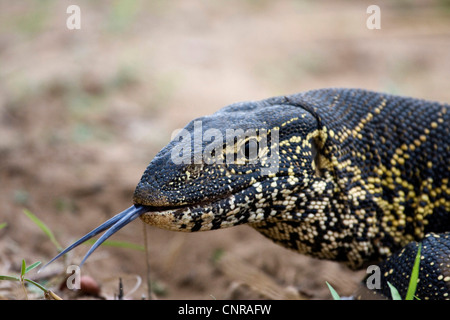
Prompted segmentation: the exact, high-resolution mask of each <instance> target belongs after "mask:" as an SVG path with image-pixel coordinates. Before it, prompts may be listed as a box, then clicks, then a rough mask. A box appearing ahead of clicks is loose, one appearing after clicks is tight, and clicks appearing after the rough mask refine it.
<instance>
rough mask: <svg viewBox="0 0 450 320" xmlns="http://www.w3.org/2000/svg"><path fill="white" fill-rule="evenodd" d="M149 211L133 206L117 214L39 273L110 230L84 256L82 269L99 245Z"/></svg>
mask: <svg viewBox="0 0 450 320" xmlns="http://www.w3.org/2000/svg"><path fill="white" fill-rule="evenodd" d="M147 211H148V208H147V207H144V206H140V205H133V206H131V207H129V208H128V209H126V210H124V211H122V212H121V213H119V214H116V215H115V216H114V217H112V218H111V219H109V220H108V221H106V222H104V223H102V224H101V225H100V226H98V227H97V228H95V229H94V230H92V231H91V232H89V233H88V234H86V235H85V236H83V237H81V238H80V239H78V240H77V241H75V242H74V243H72V244H71V245H70V246H68V247H67V248H65V249H64V250H63V251H61V252H60V253H59V254H58V255H57V256H56V257H54V258H53V259H52V260H50V261H49V262H47V264H45V265H44V266H43V267H42V268H40V270H39V271H41V270H42V269H44V268H45V267H46V266H48V265H49V264H50V263H52V262H53V261H55V260H56V259H58V258H59V257H61V256H62V255H64V254H66V253H67V252H69V251H70V250H72V249H73V248H76V247H78V246H79V245H80V244H82V243H83V242H85V241H87V240H89V239H90V238H92V237H94V236H95V235H97V234H99V233H100V232H102V231H104V230H106V229H108V228H109V229H108V230H107V231H106V232H105V233H104V234H103V235H102V236H101V237H100V238H99V239H98V240H97V241H96V242H95V243H94V244H93V245H92V247H91V248H90V249H89V251H88V252H87V253H86V255H85V256H84V258H83V260H82V261H81V263H80V264H79V266H80V267H81V266H82V265H83V264H84V262H85V261H86V259H87V258H88V257H89V256H90V255H91V254H92V252H94V250H95V249H97V247H98V246H99V245H101V244H102V243H103V242H104V241H105V240H106V239H108V238H109V237H110V236H112V235H113V234H114V233H116V232H117V231H119V230H120V229H122V228H123V227H124V226H126V225H127V224H129V223H130V222H131V221H133V220H134V219H136V218H137V217H139V216H140V215H141V214H143V213H145V212H147Z"/></svg>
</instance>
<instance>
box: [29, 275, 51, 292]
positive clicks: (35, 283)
mask: <svg viewBox="0 0 450 320" xmlns="http://www.w3.org/2000/svg"><path fill="white" fill-rule="evenodd" d="M24 280H25V281H26V282H29V283H31V284H34V285H35V286H36V287H38V288H39V289H41V290H42V291H44V292H47V291H48V290H47V289H46V288H45V287H44V286H43V285H40V284H39V283H37V282H36V281H33V280H31V279H28V278H25V279H24Z"/></svg>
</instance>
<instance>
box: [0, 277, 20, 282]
mask: <svg viewBox="0 0 450 320" xmlns="http://www.w3.org/2000/svg"><path fill="white" fill-rule="evenodd" d="M0 280H12V281H20V279H19V278H18V277H13V276H0Z"/></svg>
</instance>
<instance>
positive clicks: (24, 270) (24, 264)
mask: <svg viewBox="0 0 450 320" xmlns="http://www.w3.org/2000/svg"><path fill="white" fill-rule="evenodd" d="M26 270H27V264H26V263H25V259H22V267H21V268H20V277H23V276H24V275H25V272H26Z"/></svg>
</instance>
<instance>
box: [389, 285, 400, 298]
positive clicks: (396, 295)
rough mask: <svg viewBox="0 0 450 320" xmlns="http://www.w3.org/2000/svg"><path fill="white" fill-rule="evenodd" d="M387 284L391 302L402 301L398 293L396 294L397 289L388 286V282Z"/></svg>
mask: <svg viewBox="0 0 450 320" xmlns="http://www.w3.org/2000/svg"><path fill="white" fill-rule="evenodd" d="M387 284H388V286H389V289H390V290H391V296H392V300H402V297H401V295H400V293H398V290H397V288H396V287H394V286H393V285H392V284H390V283H389V281H388V283H387Z"/></svg>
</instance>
